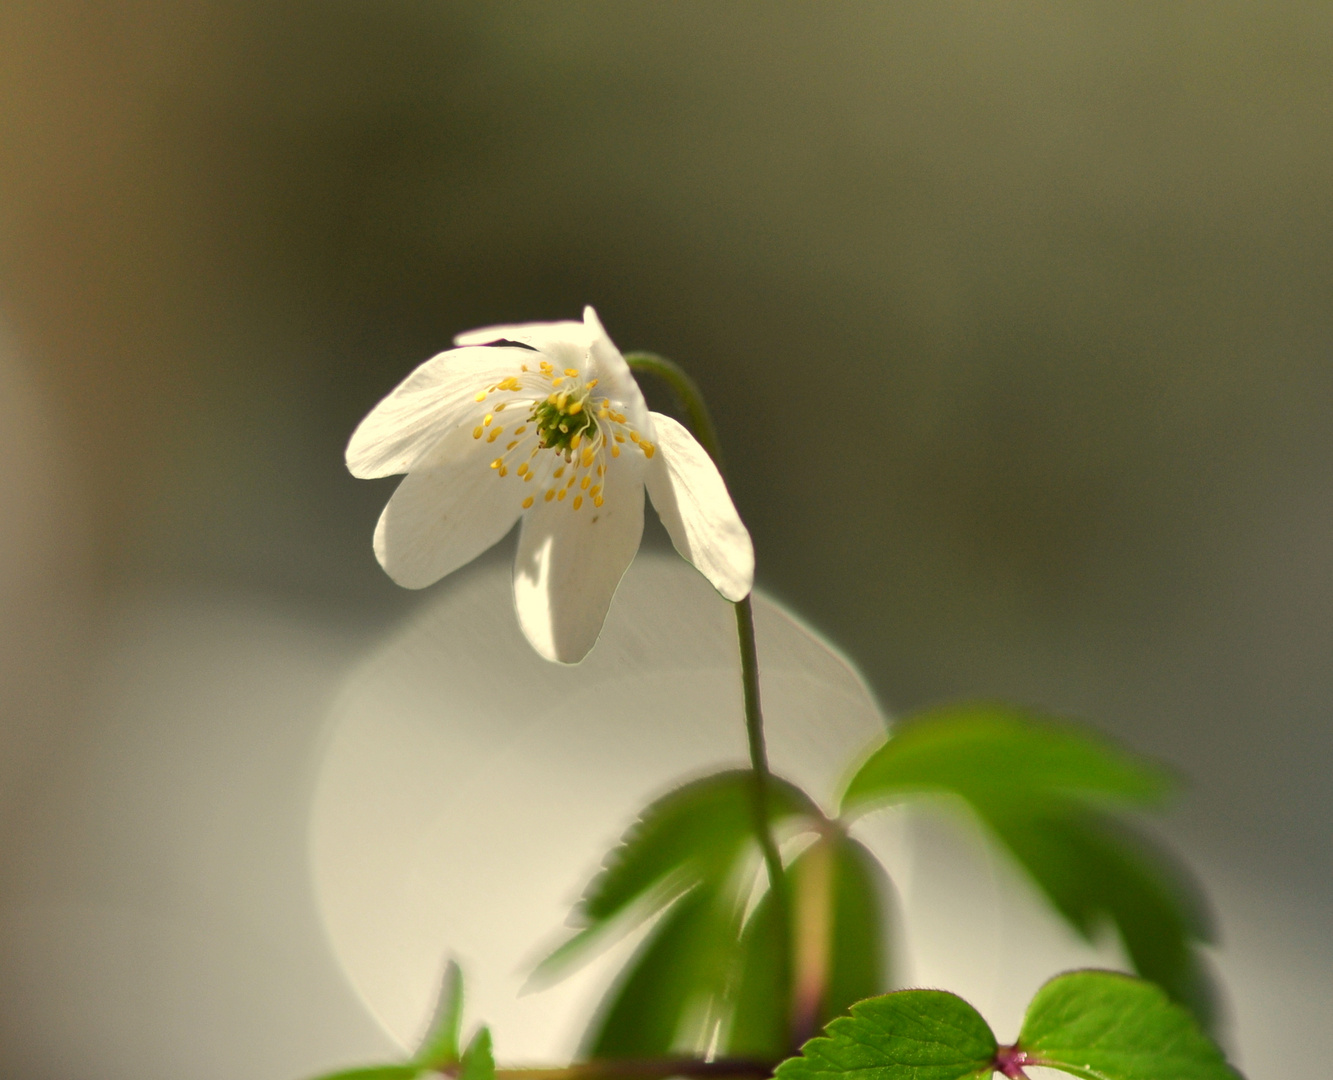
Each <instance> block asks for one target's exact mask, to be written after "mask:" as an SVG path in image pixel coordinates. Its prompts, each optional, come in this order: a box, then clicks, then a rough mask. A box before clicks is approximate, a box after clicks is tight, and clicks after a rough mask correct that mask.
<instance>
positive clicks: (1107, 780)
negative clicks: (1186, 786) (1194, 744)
mask: <svg viewBox="0 0 1333 1080" xmlns="http://www.w3.org/2000/svg"><path fill="white" fill-rule="evenodd" d="M1171 786H1172V784H1171V779H1170V776H1169V775H1168V774H1167V773H1166V772H1165V771H1164V770H1162V769H1161V768H1160V767H1159V766H1156V765H1152V764H1149V763H1147V762H1144V761H1142V760H1140V759H1138V758H1135V757H1132V756H1131V755H1129V754H1127V753H1125V752H1124V751H1122V750H1120V749H1118V748H1117V747H1115V746H1114V745H1112V744H1111V743H1110V742H1108V741H1107V740H1105V739H1103V738H1101V737H1099V736H1096V735H1094V734H1092V733H1091V732H1088V731H1086V730H1083V729H1081V728H1078V727H1075V726H1074V725H1072V724H1069V723H1065V722H1062V721H1058V720H1055V719H1052V718H1050V717H1044V716H1039V715H1037V714H1033V713H1027V712H1024V711H1022V710H1020V709H1017V708H1013V707H1011V706H1007V705H989V704H961V705H949V706H944V707H942V708H939V709H934V710H932V711H930V712H927V713H924V714H922V715H920V716H918V717H915V718H913V719H912V720H909V721H907V722H906V723H904V724H903V725H902V727H901V728H900V729H899V730H898V731H896V732H895V733H894V734H893V736H892V737H891V738H890V739H889V740H888V741H887V742H885V743H884V744H883V745H882V746H881V747H880V748H879V749H878V750H876V751H875V752H874V753H872V754H871V755H870V757H869V758H868V759H867V760H866V761H865V762H864V763H863V764H862V765H861V767H860V769H858V770H857V772H856V775H855V776H854V777H853V778H852V780H851V782H850V783H849V784H848V786H847V791H846V793H845V794H844V795H843V809H844V812H847V811H852V812H857V811H860V810H863V809H867V808H869V807H870V806H873V805H877V804H883V803H885V802H890V801H893V800H897V799H901V798H902V797H903V796H905V795H910V794H915V793H920V792H928V791H949V792H956V793H958V794H960V795H963V796H964V797H966V798H969V799H971V798H982V799H984V798H987V797H988V796H995V795H998V794H1000V793H1003V792H1012V791H1023V792H1026V793H1028V794H1029V795H1038V794H1046V795H1053V796H1066V797H1067V796H1075V797H1080V798H1089V797H1092V798H1104V799H1119V800H1124V801H1130V802H1138V803H1154V802H1157V801H1159V800H1161V798H1162V797H1163V796H1164V795H1165V794H1166V793H1167V792H1168V791H1169V790H1170V789H1171Z"/></svg>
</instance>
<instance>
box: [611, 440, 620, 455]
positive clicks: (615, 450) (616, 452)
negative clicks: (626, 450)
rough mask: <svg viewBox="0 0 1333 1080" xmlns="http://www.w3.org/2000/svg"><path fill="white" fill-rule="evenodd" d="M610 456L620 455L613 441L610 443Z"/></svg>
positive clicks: (618, 448)
mask: <svg viewBox="0 0 1333 1080" xmlns="http://www.w3.org/2000/svg"><path fill="white" fill-rule="evenodd" d="M611 456H612V457H620V447H619V446H617V445H616V444H615V443H612V444H611Z"/></svg>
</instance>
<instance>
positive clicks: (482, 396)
mask: <svg viewBox="0 0 1333 1080" xmlns="http://www.w3.org/2000/svg"><path fill="white" fill-rule="evenodd" d="M477 400H478V401H485V400H486V391H485V390H478V391H477Z"/></svg>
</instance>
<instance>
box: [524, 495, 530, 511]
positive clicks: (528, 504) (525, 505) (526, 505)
mask: <svg viewBox="0 0 1333 1080" xmlns="http://www.w3.org/2000/svg"><path fill="white" fill-rule="evenodd" d="M531 505H532V496H531V495H529V496H528V497H527V498H526V499H524V500H523V509H524V510H526V509H527V508H528V507H529V506H531Z"/></svg>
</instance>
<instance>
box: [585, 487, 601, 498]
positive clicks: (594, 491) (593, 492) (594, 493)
mask: <svg viewBox="0 0 1333 1080" xmlns="http://www.w3.org/2000/svg"><path fill="white" fill-rule="evenodd" d="M601 490H602V485H601V484H593V486H592V487H590V488H589V489H588V494H589V495H591V496H592V497H593V498H594V499H595V498H596V497H597V496H598V494H600V492H601Z"/></svg>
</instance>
